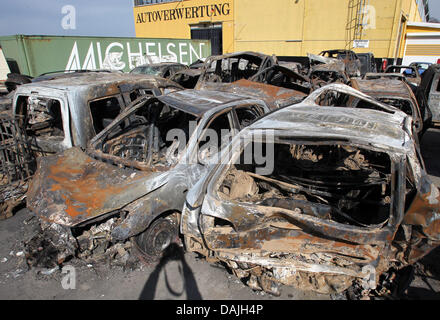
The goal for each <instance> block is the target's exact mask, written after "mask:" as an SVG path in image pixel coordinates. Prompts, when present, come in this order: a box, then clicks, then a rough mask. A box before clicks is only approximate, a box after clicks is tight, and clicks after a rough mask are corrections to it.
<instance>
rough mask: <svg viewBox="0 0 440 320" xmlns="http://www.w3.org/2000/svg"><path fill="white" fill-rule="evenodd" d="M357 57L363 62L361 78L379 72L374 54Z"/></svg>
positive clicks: (362, 54)
mask: <svg viewBox="0 0 440 320" xmlns="http://www.w3.org/2000/svg"><path fill="white" fill-rule="evenodd" d="M356 55H357V57H358V58H359V61H360V62H361V76H362V75H364V74H366V73H369V72H372V73H376V72H377V65H376V61H375V60H374V55H373V53H371V52H368V53H356Z"/></svg>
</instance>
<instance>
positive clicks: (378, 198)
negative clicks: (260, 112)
mask: <svg viewBox="0 0 440 320" xmlns="http://www.w3.org/2000/svg"><path fill="white" fill-rule="evenodd" d="M412 135H413V130H412V120H411V118H410V117H408V116H407V115H406V114H405V113H403V112H401V111H400V110H397V109H396V110H395V111H394V112H382V111H378V110H360V109H353V108H338V107H325V106H318V105H317V104H310V101H309V100H308V101H304V102H303V103H300V104H298V105H295V106H290V107H286V108H283V109H279V110H277V111H275V112H273V113H270V114H268V115H266V116H264V117H262V118H261V119H260V120H258V121H256V122H255V123H254V124H252V125H250V126H249V127H247V128H245V129H244V130H242V131H241V132H240V133H239V135H238V136H236V137H235V138H234V139H233V140H232V143H231V145H230V147H229V148H228V149H226V151H224V152H223V154H222V157H221V161H220V162H219V164H218V165H217V166H216V167H214V168H213V169H212V170H211V171H210V172H208V174H207V175H205V176H204V178H202V179H201V180H200V181H199V182H198V183H197V184H196V185H195V186H194V187H193V188H192V189H191V190H190V191H189V192H188V195H187V198H186V203H185V207H184V209H183V211H182V216H181V232H182V234H183V235H184V239H185V245H186V248H187V250H189V251H193V252H198V253H200V254H202V255H204V256H205V257H206V259H207V260H209V261H211V262H215V261H220V262H222V263H224V264H226V265H227V266H228V267H229V268H230V269H231V270H232V271H233V272H234V273H235V275H236V276H237V277H239V278H241V279H242V280H243V281H245V282H247V284H248V285H249V286H250V287H252V288H254V289H256V290H264V291H266V292H269V293H272V294H279V284H286V285H293V286H296V287H299V288H301V289H305V290H314V291H317V292H321V293H340V292H343V291H344V290H346V289H347V288H350V287H353V286H357V285H359V286H361V287H362V288H364V289H363V290H365V291H369V290H373V289H374V288H376V286H379V283H380V279H381V275H384V274H385V273H386V272H387V270H389V269H390V268H391V267H393V268H396V269H399V268H403V267H405V266H407V265H408V264H411V263H414V262H415V261H416V260H417V259H420V258H421V257H423V256H424V255H425V254H427V253H428V252H430V250H431V249H433V248H435V247H436V246H437V245H438V244H439V243H440V242H439V241H440V233H439V231H440V230H439V221H440V220H439V216H438V212H439V209H440V204H439V200H440V196H439V195H440V194H439V190H438V189H437V187H435V185H434V184H433V183H432V182H431V181H430V180H429V178H428V176H427V174H426V172H425V169H424V164H423V162H422V160H421V159H422V158H421V157H420V154H419V150H418V147H417V145H416V144H415V143H414V139H413V137H412ZM256 150H263V151H262V152H263V153H264V152H266V154H272V156H273V158H272V159H271V160H272V164H273V166H272V167H270V166H269V168H272V170H266V169H265V168H263V166H267V164H266V163H264V162H262V161H260V160H258V159H257V158H256V156H255V152H256ZM249 155H251V157H250V158H249V157H248V156H249ZM243 159H244V160H243ZM246 159H248V160H247V161H246ZM266 159H269V158H268V157H266ZM268 161H270V159H269V160H268ZM261 170H262V171H261Z"/></svg>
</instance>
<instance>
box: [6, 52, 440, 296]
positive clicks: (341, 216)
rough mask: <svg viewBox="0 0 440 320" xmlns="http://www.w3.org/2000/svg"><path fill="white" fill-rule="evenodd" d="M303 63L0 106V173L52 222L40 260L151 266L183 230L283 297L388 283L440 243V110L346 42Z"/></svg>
mask: <svg viewBox="0 0 440 320" xmlns="http://www.w3.org/2000/svg"><path fill="white" fill-rule="evenodd" d="M309 61H310V63H309V65H308V66H302V65H300V64H297V63H280V62H279V61H278V59H277V57H275V56H269V55H265V54H261V53H255V52H238V53H232V54H225V55H221V56H212V57H209V58H208V59H207V60H206V61H205V62H204V63H200V64H198V66H197V68H183V69H182V70H180V71H178V72H176V73H174V74H173V75H172V76H171V77H170V79H162V78H159V77H154V76H145V75H133V74H131V75H123V74H117V73H108V74H104V73H96V74H94V73H86V74H77V75H71V76H66V77H62V78H59V79H52V80H48V81H45V82H42V83H43V84H44V85H41V86H39V84H37V83H31V84H25V85H21V86H19V87H18V88H17V89H16V92H15V94H14V98H13V108H12V110H13V114H14V115H15V116H14V117H13V118H11V119H9V120H7V121H6V120H5V121H3V120H1V134H2V136H1V138H2V141H1V143H2V145H1V147H2V149H1V152H2V161H3V160H4V159H5V161H4V162H2V172H1V174H2V177H1V178H2V181H4V182H5V183H6V184H5V185H6V186H11V185H14V183H15V182H17V183H18V184H19V185H20V184H21V185H25V186H26V187H25V188H24V189H23V192H22V193H21V194H20V196H18V195H17V196H16V197H15V198H17V199H19V198H20V197H21V198H20V199H23V198H24V192H26V189H28V190H27V193H26V197H27V207H28V208H29V209H30V210H31V211H32V213H33V214H35V215H36V216H37V217H38V218H39V221H40V224H41V230H40V232H39V233H38V234H36V235H35V236H34V237H33V238H32V239H30V240H29V241H28V242H27V243H26V250H25V252H26V257H27V261H28V264H29V265H31V266H42V267H53V266H56V265H60V264H63V263H65V262H66V261H68V260H69V259H71V258H74V257H76V258H80V259H83V260H85V261H95V262H96V261H107V262H116V263H120V264H121V265H126V264H127V263H128V262H129V261H130V257H132V256H133V254H134V253H136V255H137V256H138V257H140V258H141V259H143V260H144V261H148V262H152V261H156V260H157V259H159V258H160V256H161V254H162V252H163V251H164V249H166V248H167V247H168V246H169V245H170V244H171V243H173V242H177V243H180V244H181V245H184V246H185V248H186V250H188V251H193V252H198V253H199V254H201V255H203V256H205V257H206V259H207V260H209V261H216V262H219V263H222V264H224V265H226V266H227V267H228V268H230V269H231V270H232V271H233V272H234V273H235V275H236V276H237V277H239V278H240V279H242V280H243V281H244V282H245V283H247V284H248V285H249V286H250V287H251V288H253V289H255V290H264V291H266V292H268V293H272V294H275V295H277V294H279V290H280V285H281V284H284V285H293V286H297V287H299V288H302V289H307V290H314V291H317V292H321V293H330V294H339V293H341V292H351V293H352V294H353V293H354V294H355V295H357V296H368V295H371V294H376V295H382V294H386V292H389V291H390V290H393V289H392V286H393V285H395V283H396V282H398V281H399V280H398V279H399V274H400V273H401V270H406V269H405V268H407V267H408V266H410V265H412V264H413V263H415V262H416V261H418V260H419V259H420V258H422V257H423V256H425V255H426V254H427V253H429V252H430V251H431V250H432V249H433V248H435V247H436V246H438V244H439V241H440V234H439V231H440V230H439V229H438V213H439V208H440V204H439V200H440V198H439V194H440V193H439V191H438V188H437V187H436V186H435V185H434V184H433V183H432V182H431V181H430V180H429V177H428V175H427V174H426V171H425V168H424V164H423V159H422V157H421V155H420V151H419V138H421V137H422V135H423V133H424V132H425V131H426V130H427V129H428V128H429V127H430V126H431V122H432V121H431V118H432V112H431V109H432V107H430V106H429V104H428V102H427V101H428V99H427V98H426V97H425V98H424V100H422V99H421V98H420V97H421V96H422V93H421V91H417V90H416V91H414V87H413V85H414V84H410V83H409V81H408V77H406V76H405V75H404V74H402V73H397V72H396V73H374V74H372V73H367V74H366V75H364V77H363V78H361V77H360V69H361V65H360V60H359V58H358V57H357V56H356V54H355V53H353V52H351V51H345V50H330V51H325V52H322V53H321V54H320V55H311V54H309ZM370 64H371V61H370ZM399 68H401V66H396V68H394V69H389V70H388V71H390V72H391V71H392V72H394V71H398V70H400V69H399ZM370 69H372V68H364V70H370ZM425 74H426V75H432V74H433V73H432V72H431V73H430V72H425ZM421 83H422V84H423V85H424V86H425V92H427V91H428V90H427V89H426V86H428V84H425V83H427V80H425V81H423V79H422V82H421ZM347 84H348V85H350V86H351V87H350V86H348V85H347ZM184 88H185V89H184ZM414 92H416V93H417V97H416V95H415V94H414ZM426 94H428V93H426ZM420 101H424V103H423V104H420ZM23 129H24V130H23ZM173 129H174V130H177V131H178V132H180V134H177V133H176V132H177V131H176V132H174V133H175V134H174V135H173V134H170V132H173ZM14 130H15V131H14ZM16 131H17V132H18V133H17V132H16ZM212 132H213V133H215V134H216V135H217V137H219V138H218V139H212V138H211V136H210V135H209V133H212ZM256 132H260V133H263V134H262V135H256V134H255V133H256ZM269 132H271V133H272V134H273V135H272V136H271V137H272V140H268V137H269ZM243 142H244V144H243ZM29 144H31V146H32V148H30V147H29ZM249 146H251V149H250V151H249V152H250V153H249V154H251V155H254V154H255V150H257V149H258V148H259V149H261V150H266V151H267V154H272V155H273V163H272V171H270V172H261V171H260V169H261V168H260V165H261V163H257V162H255V161H254V162H250V163H245V164H243V162H242V161H238V160H240V159H242V157H243V156H244V152H245V150H247V149H246V148H248V147H249ZM257 146H258V147H257ZM256 148H257V149H256ZM31 149H32V150H31ZM14 150H15V151H14ZM35 155H44V157H39V158H38V164H37V166H36V171H35V175H34V177H33V178H32V181H31V182H30V184H29V187H27V181H28V179H29V177H31V176H32V174H34V169H35V165H33V159H34V156H35ZM225 157H226V158H225ZM220 160H222V161H220ZM223 160H225V161H223ZM14 170H15V171H14ZM5 190H6V189H5ZM7 190H9V189H7ZM3 194H8V193H5V192H2V196H3ZM9 194H11V195H13V192H10V193H9ZM12 198H13V199H15V198H14V197H12ZM14 201H15V200H14ZM182 240H183V241H182Z"/></svg>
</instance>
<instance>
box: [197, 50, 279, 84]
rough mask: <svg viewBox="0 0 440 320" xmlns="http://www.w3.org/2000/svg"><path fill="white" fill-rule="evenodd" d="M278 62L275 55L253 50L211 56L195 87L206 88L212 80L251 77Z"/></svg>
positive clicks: (221, 80)
mask: <svg viewBox="0 0 440 320" xmlns="http://www.w3.org/2000/svg"><path fill="white" fill-rule="evenodd" d="M277 63H278V60H277V58H276V57H275V56H268V55H265V54H262V53H257V52H251V51H245V52H234V53H228V54H224V55H220V56H210V57H208V58H207V59H206V61H205V64H204V66H203V68H202V73H201V75H200V77H199V80H198V82H197V84H196V86H195V89H197V90H200V89H204V86H205V84H207V83H210V82H217V83H231V82H234V81H237V80H240V79H249V78H250V77H252V76H253V75H255V74H256V73H258V72H259V71H261V70H264V69H266V68H268V67H270V66H273V65H275V64H277Z"/></svg>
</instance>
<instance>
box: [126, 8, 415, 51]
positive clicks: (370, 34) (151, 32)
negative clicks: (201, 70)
mask: <svg viewBox="0 0 440 320" xmlns="http://www.w3.org/2000/svg"><path fill="white" fill-rule="evenodd" d="M418 2H420V1H416V0H386V1H384V0H369V1H367V3H368V5H369V6H368V7H367V10H366V13H367V14H366V18H365V20H364V23H366V26H365V29H364V30H363V35H362V39H365V40H369V43H368V48H356V49H355V50H354V51H356V52H373V53H374V55H375V56H376V57H389V58H397V57H402V56H403V53H404V48H405V32H406V24H407V22H408V21H412V22H417V21H422V17H421V16H420V10H419V6H418V5H417V3H418ZM225 4H226V5H227V7H228V9H229V12H228V14H218V15H216V16H211V17H206V14H205V16H204V17H200V14H199V17H197V15H195V14H194V13H193V12H192V10H193V9H192V8H194V7H199V6H203V5H205V6H208V7H209V8H211V6H213V5H225ZM348 5H349V0H276V1H264V0H205V1H202V0H185V1H178V2H171V3H164V4H155V5H148V6H142V7H135V8H134V19H135V26H136V36H138V37H159V38H160V37H168V38H169V37H173V38H190V36H191V33H190V25H191V24H197V23H202V22H221V23H222V24H223V52H224V53H228V52H234V51H246V50H252V51H259V52H263V53H266V54H276V55H279V56H305V55H307V53H315V54H316V53H319V52H320V51H322V50H325V49H344V48H348V46H347V43H348V40H349V38H348V37H347V31H346V26H347V21H348V17H349V10H348ZM179 8H182V10H184V11H185V10H186V11H188V10H189V11H190V14H186V11H185V14H184V17H182V18H181V19H164V18H163V19H162V20H160V21H159V17H158V14H157V13H153V12H155V11H156V12H158V11H160V12H162V11H164V12H165V11H169V10H176V9H179ZM187 8H191V9H187ZM139 14H141V16H140V15H139ZM153 15H154V17H155V19H153ZM153 20H155V21H153Z"/></svg>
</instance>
